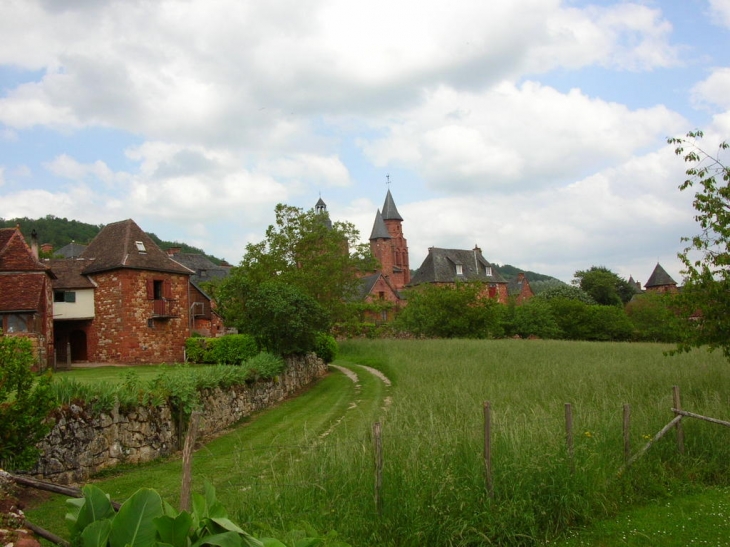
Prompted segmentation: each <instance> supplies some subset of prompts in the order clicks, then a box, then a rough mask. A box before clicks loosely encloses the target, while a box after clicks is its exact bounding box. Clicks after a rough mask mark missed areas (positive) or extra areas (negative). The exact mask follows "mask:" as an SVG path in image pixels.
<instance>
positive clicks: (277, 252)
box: [217, 204, 376, 321]
mask: <svg viewBox="0 0 730 547" xmlns="http://www.w3.org/2000/svg"><path fill="white" fill-rule="evenodd" d="M275 214H276V221H275V224H273V225H271V226H269V227H268V229H267V230H266V237H265V238H264V240H263V241H261V242H259V243H251V244H248V245H247V246H246V253H245V255H244V256H243V259H242V261H241V264H240V265H239V267H238V268H234V269H233V270H232V271H231V273H230V274H229V276H228V277H227V278H226V280H224V282H223V283H222V284H221V286H220V287H218V291H217V292H218V296H219V298H220V300H219V303H220V305H221V308H222V310H223V311H224V313H225V314H226V318H227V319H228V318H233V319H234V321H235V320H236V319H238V316H240V313H241V310H240V308H241V306H242V305H243V304H244V300H245V293H246V291H247V290H250V289H251V288H255V287H256V286H258V285H260V284H261V283H264V282H266V281H269V280H271V279H276V280H278V281H280V282H281V283H285V284H287V285H291V286H293V287H296V288H297V289H298V290H299V291H301V292H302V293H304V294H306V295H308V296H310V297H312V298H313V299H315V300H316V301H317V302H319V303H320V304H321V305H322V306H323V307H324V308H325V309H326V310H327V311H328V312H329V313H330V314H331V316H332V319H334V320H343V319H344V318H346V317H347V315H348V312H349V307H348V302H349V301H351V300H352V298H353V297H354V295H355V294H357V290H358V288H359V286H360V278H359V276H358V272H359V271H361V270H373V269H375V267H376V262H375V260H374V259H373V258H372V255H371V253H370V248H369V247H368V246H366V245H362V244H360V243H359V239H360V234H359V232H358V231H357V229H356V228H355V227H354V225H353V224H351V223H349V222H334V223H333V222H331V221H330V219H329V217H328V216H327V213H326V212H325V213H320V212H316V211H314V210H313V209H311V210H309V211H306V212H305V211H303V210H302V209H299V208H296V207H291V206H288V205H282V204H279V205H277V206H276V209H275ZM227 285H232V287H228V286H227Z"/></svg>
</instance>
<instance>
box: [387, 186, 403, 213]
mask: <svg viewBox="0 0 730 547" xmlns="http://www.w3.org/2000/svg"><path fill="white" fill-rule="evenodd" d="M383 220H403V217H402V216H400V213H399V212H398V209H397V208H396V207H395V201H393V195H392V194H391V193H390V190H388V193H387V194H386V195H385V203H383Z"/></svg>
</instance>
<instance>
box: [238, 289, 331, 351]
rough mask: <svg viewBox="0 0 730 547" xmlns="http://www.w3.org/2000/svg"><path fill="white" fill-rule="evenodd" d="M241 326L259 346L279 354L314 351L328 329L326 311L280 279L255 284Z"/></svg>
mask: <svg viewBox="0 0 730 547" xmlns="http://www.w3.org/2000/svg"><path fill="white" fill-rule="evenodd" d="M244 310H245V312H244V313H245V315H244V323H243V324H244V325H245V329H246V331H247V332H248V333H249V334H252V335H253V336H254V337H255V338H256V340H257V341H258V343H259V345H260V346H261V347H262V348H264V349H266V350H268V351H270V352H272V353H276V354H278V355H290V354H303V353H307V352H310V351H314V350H315V349H316V348H317V344H318V335H319V334H320V333H322V332H326V331H328V330H329V327H330V323H329V318H328V316H327V313H326V312H325V310H324V308H322V306H320V305H319V303H318V302H317V301H316V300H314V299H313V298H311V297H310V296H308V295H306V294H304V293H302V292H301V291H300V290H299V289H298V288H296V287H294V286H292V285H287V284H285V283H282V282H281V281H279V280H274V281H267V282H266V283H262V284H260V285H259V286H257V287H256V288H255V289H254V290H253V291H252V292H251V293H250V295H249V297H248V299H247V301H246V305H245V307H244Z"/></svg>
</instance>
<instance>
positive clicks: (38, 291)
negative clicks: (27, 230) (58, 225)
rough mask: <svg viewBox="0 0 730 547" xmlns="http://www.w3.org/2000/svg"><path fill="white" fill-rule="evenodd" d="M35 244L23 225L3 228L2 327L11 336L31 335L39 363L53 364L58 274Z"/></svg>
mask: <svg viewBox="0 0 730 547" xmlns="http://www.w3.org/2000/svg"><path fill="white" fill-rule="evenodd" d="M32 238H33V239H32V248H31V247H29V246H28V244H27V243H26V242H25V239H24V238H23V234H21V233H20V228H17V227H16V228H2V229H0V328H2V332H3V334H4V335H7V336H24V337H27V338H29V339H31V341H32V343H33V346H34V347H35V349H36V354H37V364H38V367H39V368H41V369H43V368H46V367H51V366H53V316H52V314H53V290H52V287H51V283H52V281H53V279H54V277H55V276H54V274H53V272H51V270H50V269H49V268H48V267H46V266H44V265H43V264H42V263H41V262H40V261H39V260H38V243H37V240H36V237H35V234H33V235H32Z"/></svg>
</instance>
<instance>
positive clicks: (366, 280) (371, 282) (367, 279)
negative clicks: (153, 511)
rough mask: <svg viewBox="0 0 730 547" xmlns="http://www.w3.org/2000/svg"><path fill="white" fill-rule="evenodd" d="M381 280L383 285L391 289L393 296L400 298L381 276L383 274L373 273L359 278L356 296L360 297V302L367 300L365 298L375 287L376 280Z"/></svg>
mask: <svg viewBox="0 0 730 547" xmlns="http://www.w3.org/2000/svg"><path fill="white" fill-rule="evenodd" d="M381 277H382V278H383V280H384V281H385V283H386V284H387V285H388V286H389V287H390V288H391V290H392V291H393V294H395V295H396V296H397V297H398V298H401V295H400V294H399V293H398V291H397V290H396V289H395V288H394V287H393V285H391V284H390V282H389V281H388V279H387V278H386V277H384V276H383V272H375V273H373V274H370V275H366V276H364V277H361V278H360V287H359V291H358V296H359V297H360V298H359V299H360V300H364V299H365V298H367V296H368V295H369V294H370V293H371V292H372V290H373V287H375V284H376V283H377V282H378V279H380V278H381Z"/></svg>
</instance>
